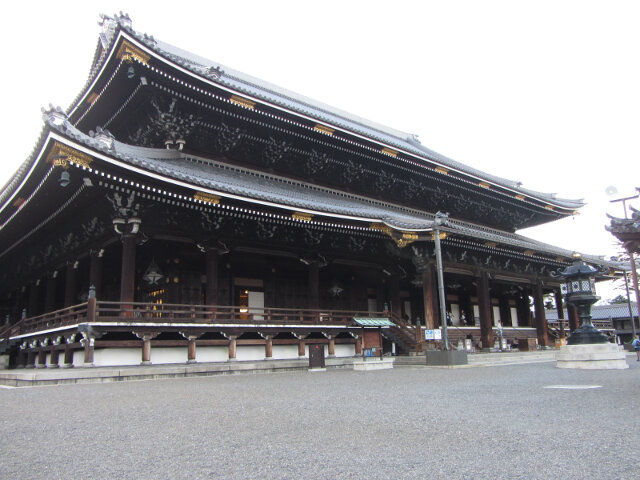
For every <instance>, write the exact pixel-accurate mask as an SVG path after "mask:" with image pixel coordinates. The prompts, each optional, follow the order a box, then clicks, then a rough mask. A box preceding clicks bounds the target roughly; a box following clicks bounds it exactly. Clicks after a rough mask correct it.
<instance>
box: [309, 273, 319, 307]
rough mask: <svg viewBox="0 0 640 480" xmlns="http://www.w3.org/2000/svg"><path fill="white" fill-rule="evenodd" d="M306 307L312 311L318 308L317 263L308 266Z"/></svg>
mask: <svg viewBox="0 0 640 480" xmlns="http://www.w3.org/2000/svg"><path fill="white" fill-rule="evenodd" d="M307 295H308V299H309V304H308V307H309V308H310V309H312V310H317V309H318V308H320V265H319V264H318V262H311V263H310V264H309V282H308V293H307Z"/></svg>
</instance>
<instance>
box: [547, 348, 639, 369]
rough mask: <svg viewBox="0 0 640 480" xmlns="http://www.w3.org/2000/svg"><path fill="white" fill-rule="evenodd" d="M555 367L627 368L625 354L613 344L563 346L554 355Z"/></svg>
mask: <svg viewBox="0 0 640 480" xmlns="http://www.w3.org/2000/svg"><path fill="white" fill-rule="evenodd" d="M556 361H557V364H556V367H558V368H579V369H585V370H590V369H593V370H598V369H602V370H609V369H613V370H622V369H625V368H629V365H628V364H627V359H626V353H625V352H624V351H623V350H621V349H620V347H619V346H618V345H616V344H615V343H609V342H607V343H584V344H578V345H565V346H563V347H561V348H560V351H559V352H558V353H556Z"/></svg>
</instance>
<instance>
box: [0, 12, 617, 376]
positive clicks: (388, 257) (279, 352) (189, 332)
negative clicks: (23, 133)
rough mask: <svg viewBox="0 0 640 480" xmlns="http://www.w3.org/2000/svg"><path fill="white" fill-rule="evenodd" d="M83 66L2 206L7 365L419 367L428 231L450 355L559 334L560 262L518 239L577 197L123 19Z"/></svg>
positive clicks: (428, 308)
mask: <svg viewBox="0 0 640 480" xmlns="http://www.w3.org/2000/svg"><path fill="white" fill-rule="evenodd" d="M88 70H89V78H88V80H87V82H86V85H85V87H84V88H83V89H82V91H81V92H80V93H79V95H78V97H77V98H76V99H75V101H74V102H73V103H72V105H71V106H70V107H69V108H68V109H67V110H66V111H63V110H61V109H59V108H53V107H51V108H49V109H46V110H44V111H43V119H44V128H43V131H42V135H41V137H40V139H39V140H38V142H37V146H36V147H35V149H34V151H33V153H32V154H31V156H30V157H29V158H27V159H26V160H25V162H24V163H23V164H22V165H21V166H20V168H19V169H18V171H17V172H16V173H15V174H14V176H13V177H12V179H11V180H10V181H9V183H7V184H6V185H5V186H4V187H3V188H2V190H0V315H2V317H1V318H2V324H3V325H2V327H1V328H0V350H1V351H0V353H1V354H3V355H5V358H8V359H9V365H10V366H12V367H13V366H33V367H44V366H46V367H57V366H72V365H76V366H81V365H86V364H92V365H131V364H140V363H141V362H142V363H149V362H152V363H184V362H187V361H189V362H193V361H198V362H212V361H229V360H233V359H237V360H258V359H265V358H273V359H278V358H299V357H305V356H307V355H308V351H309V345H316V344H323V345H324V346H325V349H326V354H327V355H329V356H336V357H341V356H342V357H346V356H354V355H361V354H362V353H363V349H373V348H375V354H378V355H379V354H381V353H382V352H384V354H387V353H389V354H391V353H394V354H406V353H409V352H416V351H420V350H422V349H424V348H425V344H427V343H428V342H425V340H424V338H425V332H424V331H425V329H429V330H432V329H437V328H438V326H439V324H440V322H439V318H440V314H439V311H440V310H439V308H440V305H439V301H438V290H437V289H438V282H437V280H436V278H437V277H436V273H435V272H436V270H435V263H436V262H435V252H434V230H435V228H434V227H435V226H436V219H437V220H438V223H440V225H438V231H439V232H440V233H439V238H440V239H441V244H442V260H443V263H444V287H445V294H446V305H442V307H443V308H445V309H446V312H447V315H446V317H447V318H448V323H449V324H450V328H449V338H450V341H451V343H452V344H453V345H454V347H455V346H456V345H457V343H458V341H459V340H460V339H468V338H472V339H473V343H474V346H475V347H480V348H485V349H486V348H490V347H493V346H494V342H495V341H496V335H497V327H498V326H499V325H501V326H503V327H504V329H503V335H504V338H506V340H507V341H508V342H509V343H520V345H522V342H525V344H527V345H531V344H532V341H531V340H529V339H534V341H533V343H535V340H537V344H538V345H539V346H542V347H545V346H548V345H550V342H551V341H552V340H553V338H552V337H553V335H555V334H557V333H558V332H556V331H553V330H550V329H549V328H548V324H547V321H546V319H545V309H544V304H543V295H546V294H554V295H555V298H556V302H557V303H562V299H561V295H560V281H559V280H558V279H556V278H554V277H553V276H552V275H551V274H552V273H553V272H555V271H557V270H558V269H559V268H564V267H565V266H567V265H568V264H570V263H571V261H572V254H573V252H572V251H568V250H564V249H561V248H557V247H554V246H552V245H548V244H544V243H540V242H538V241H535V240H531V239H529V238H526V237H523V236H521V235H518V234H517V233H516V231H517V230H518V229H520V228H524V227H530V226H534V225H539V224H543V223H546V222H551V221H554V220H557V219H560V218H564V217H567V216H570V215H573V214H575V212H576V210H577V209H579V208H580V207H581V206H582V202H581V201H575V200H565V199H561V198H556V196H555V195H550V194H545V193H539V192H535V191H531V190H528V189H526V188H524V187H523V186H522V185H521V184H520V183H519V182H514V181H510V180H505V179H503V178H499V177H497V176H494V175H491V174H488V173H484V172H481V171H478V170H476V169H474V168H472V167H469V166H466V165H463V164H460V163H458V162H456V161H454V160H451V159H449V158H447V157H445V156H443V155H440V154H439V153H436V152H434V151H432V150H430V149H428V148H426V147H424V146H423V145H421V143H420V142H419V141H418V139H417V137H416V136H414V135H410V134H406V133H403V132H400V131H397V130H394V129H392V128H388V127H385V126H382V125H378V124H375V123H372V122H368V121H366V120H363V119H361V118H358V117H355V116H352V115H349V114H347V113H345V112H342V111H340V110H337V109H335V108H332V107H330V106H327V105H323V104H320V103H318V102H315V101H313V100H311V99H309V98H306V97H303V96H301V95H298V94H296V93H292V92H288V91H285V90H283V89H280V88H278V87H276V86H273V85H271V84H268V83H266V82H263V81H261V80H258V79H256V78H253V77H250V76H248V75H246V74H243V73H240V72H236V71H234V70H232V69H230V68H227V67H225V66H222V65H219V64H217V63H215V62H212V61H209V60H206V59H203V58H201V57H198V56H196V55H193V54H191V53H188V52H185V51H183V50H180V49H179V48H176V47H174V46H171V45H168V44H166V43H163V42H162V41H160V40H157V39H155V38H154V37H152V36H148V35H146V34H140V33H138V32H136V31H135V30H133V28H132V24H131V20H130V18H129V17H128V16H127V15H122V14H120V15H115V16H113V17H108V16H103V18H102V22H101V32H100V35H99V42H98V45H97V49H96V53H95V57H94V59H93V63H92V65H88ZM439 212H443V213H446V214H447V215H439V216H438V218H437V217H436V214H437V213H439ZM583 258H584V260H585V261H587V262H589V263H593V264H597V265H599V266H601V267H602V266H603V265H604V266H609V267H611V268H612V269H614V268H616V265H614V264H610V265H609V264H608V263H607V262H605V261H603V260H602V259H601V258H599V257H595V256H588V255H585V256H583ZM602 278H605V277H602ZM558 310H559V311H560V312H562V311H563V310H562V308H559V309H558ZM570 316H571V317H572V318H569V319H566V320H567V324H568V325H569V326H570V327H571V328H575V327H576V325H577V318H576V317H575V316H572V315H570ZM563 333H564V329H562V331H561V332H559V334H560V335H562V334H563ZM371 351H373V350H371Z"/></svg>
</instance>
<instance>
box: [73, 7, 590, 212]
mask: <svg viewBox="0 0 640 480" xmlns="http://www.w3.org/2000/svg"><path fill="white" fill-rule="evenodd" d="M102 26H103V33H102V34H101V41H102V42H103V45H104V46H105V50H106V49H107V44H109V45H112V44H113V42H115V41H116V40H117V39H118V36H117V35H116V33H117V32H118V30H119V29H120V30H121V31H124V32H127V33H128V34H129V35H130V36H131V39H135V40H137V41H138V42H139V43H141V44H142V45H144V46H146V47H147V48H148V49H149V50H151V51H152V52H154V53H156V54H157V55H159V56H160V57H163V58H165V59H166V60H168V61H170V62H172V63H175V64H176V65H178V66H181V67H183V68H186V69H187V70H188V71H190V72H191V73H193V74H195V75H197V76H199V77H200V78H202V79H204V80H205V81H208V82H214V83H216V84H219V85H222V86H224V87H226V88H229V89H232V90H234V91H237V92H241V93H243V94H244V95H247V96H250V97H253V98H255V99H256V100H260V101H263V102H266V103H269V104H272V105H277V106H279V107H282V108H285V109H287V110H290V111H292V112H295V113H297V114H300V115H304V116H308V117H311V118H313V119H316V120H318V121H321V122H325V123H327V124H329V125H332V126H334V127H337V128H342V129H344V130H346V131H349V132H352V133H355V134H359V135H362V136H364V137H367V138H370V139H373V140H377V141H379V142H381V143H383V144H386V145H389V146H392V147H395V148H398V149H401V150H404V151H406V152H409V153H411V154H413V155H416V156H418V157H420V158H424V159H428V160H430V161H432V162H435V163H439V164H442V165H443V166H446V167H449V168H450V169H452V170H458V171H460V172H463V173H465V174H467V175H471V176H474V177H477V178H480V179H483V180H488V181H490V182H492V183H494V184H496V185H499V186H502V187H505V188H508V189H510V190H513V191H515V192H520V193H523V194H525V195H528V196H531V197H534V198H537V199H539V200H542V201H545V202H548V203H550V204H553V205H556V206H559V207H561V208H565V209H570V210H575V209H577V208H580V207H582V206H584V202H583V201H582V200H569V199H561V198H556V196H555V194H550V193H542V192H537V191H533V190H530V189H527V188H523V187H522V186H521V182H517V181H513V180H507V179H504V178H501V177H498V176H495V175H491V174H488V173H486V172H483V171H480V170H478V169H475V168H473V167H470V166H467V165H464V164H462V163H460V162H457V161H455V160H452V159H450V158H448V157H446V156H444V155H441V154H439V153H437V152H435V151H433V150H430V149H429V148H426V147H424V146H423V145H421V144H420V142H419V140H418V138H417V136H416V135H413V134H409V133H406V132H402V131H400V130H396V129H393V128H390V127H386V126H383V125H380V124H378V123H375V122H372V121H369V120H366V119H364V118H361V117H358V116H356V115H353V114H350V113H348V112H345V111H342V110H339V109H337V108H335V107H332V106H329V105H326V104H324V103H321V102H318V101H316V100H313V99H311V98H308V97H306V96H303V95H300V94H297V93H294V92H291V91H288V90H286V89H283V88H281V87H278V86H275V85H273V84H270V83H268V82H265V81H264V80H260V79H258V78H255V77H252V76H250V75H247V74H244V73H242V72H238V71H236V70H233V69H231V68H228V67H226V66H224V65H221V64H219V63H217V62H213V61H211V60H208V59H206V58H203V57H200V56H198V55H195V54H193V53H190V52H187V51H185V50H182V49H180V48H178V47H175V46H173V45H170V44H168V43H165V42H162V41H159V40H157V39H155V38H154V37H151V36H148V35H146V34H141V33H138V32H136V31H135V30H133V28H132V26H131V19H130V18H129V16H128V15H126V14H125V15H123V14H120V15H114V16H113V17H108V16H103V21H102ZM101 61H104V56H100V55H96V62H101ZM97 67H98V65H94V68H93V69H92V77H93V76H95V75H96V74H97V72H98V71H99V68H97ZM212 72H215V73H213V74H212ZM92 77H90V79H89V82H88V83H90V82H91V80H92ZM77 100H79V98H78V99H77ZM77 100H76V102H74V104H73V106H75V105H76V104H77ZM73 106H72V107H73Z"/></svg>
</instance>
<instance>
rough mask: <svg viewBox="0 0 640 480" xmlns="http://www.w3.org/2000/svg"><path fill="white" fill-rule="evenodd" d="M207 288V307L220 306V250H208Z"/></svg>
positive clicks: (206, 259) (206, 260)
mask: <svg viewBox="0 0 640 480" xmlns="http://www.w3.org/2000/svg"><path fill="white" fill-rule="evenodd" d="M205 262H206V269H207V288H206V290H205V296H206V300H207V305H218V304H219V303H218V250H216V249H214V248H209V249H207V253H206V258H205Z"/></svg>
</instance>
